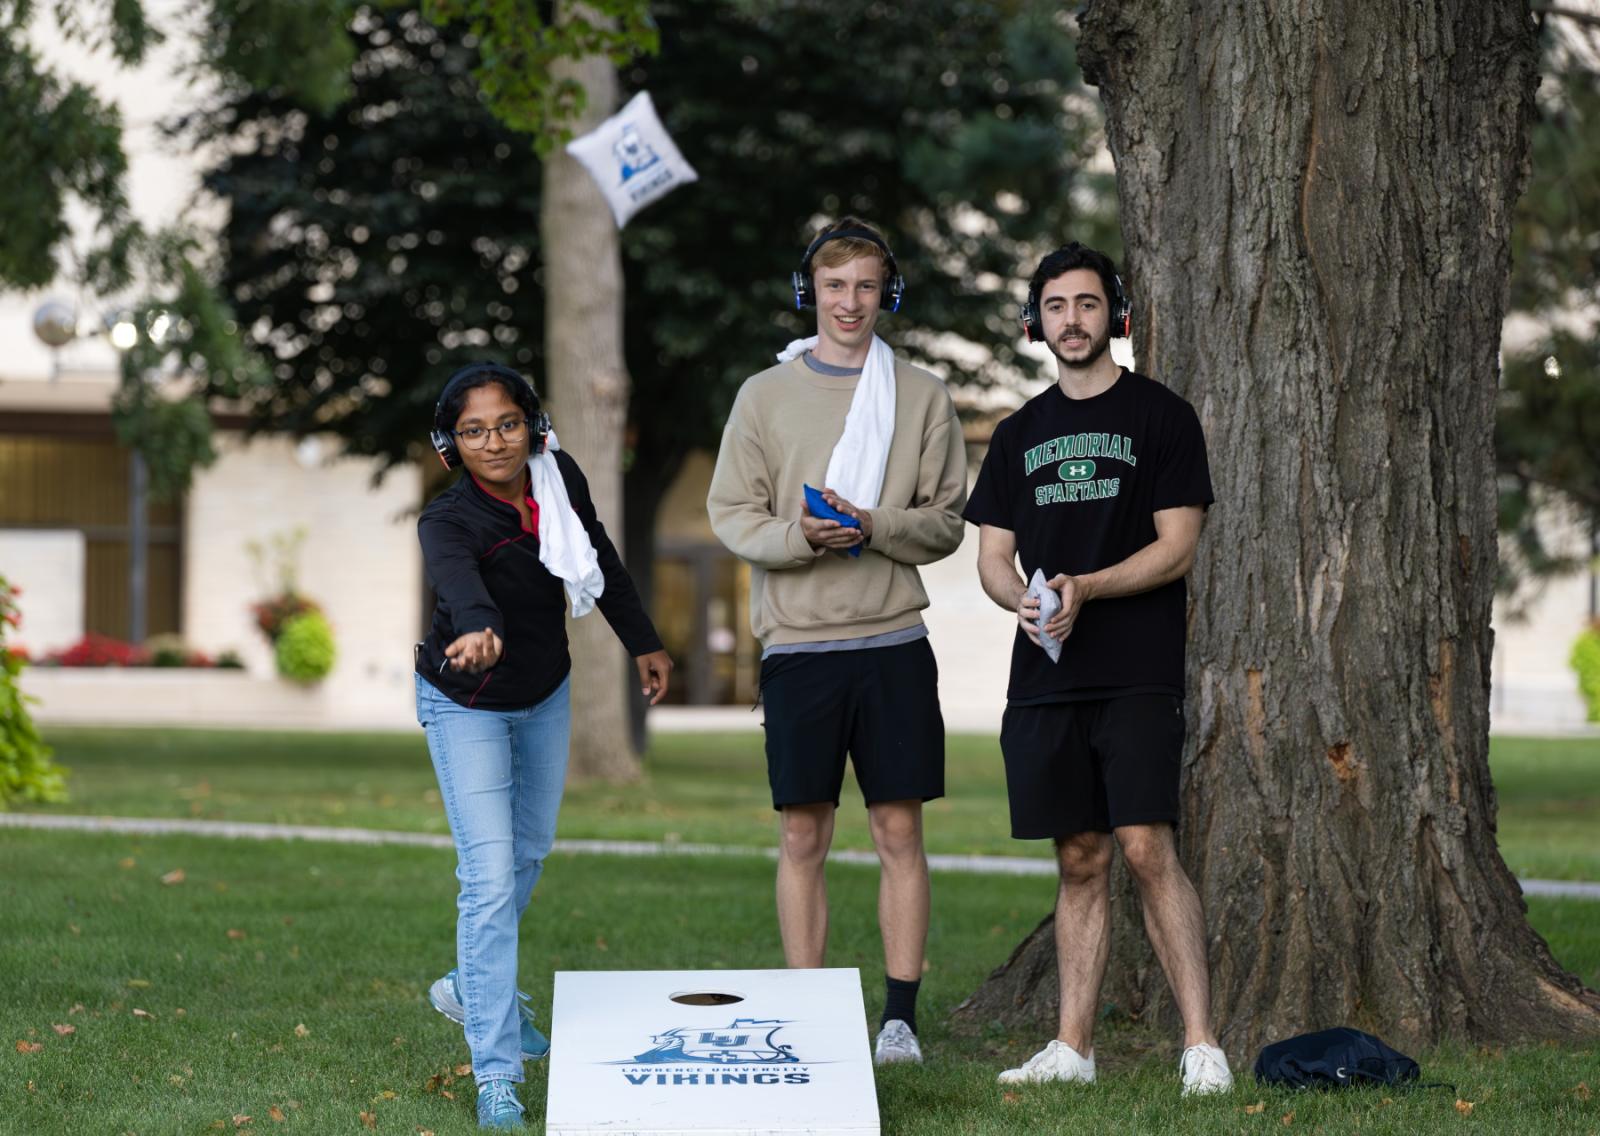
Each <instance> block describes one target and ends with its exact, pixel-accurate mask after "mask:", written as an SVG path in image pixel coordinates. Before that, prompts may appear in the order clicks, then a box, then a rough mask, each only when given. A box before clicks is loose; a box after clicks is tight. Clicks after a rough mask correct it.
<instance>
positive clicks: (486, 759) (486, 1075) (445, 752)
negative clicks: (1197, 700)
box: [416, 675, 572, 1085]
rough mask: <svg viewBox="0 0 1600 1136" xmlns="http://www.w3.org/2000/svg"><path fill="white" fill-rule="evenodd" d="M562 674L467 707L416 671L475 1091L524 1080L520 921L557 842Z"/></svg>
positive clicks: (564, 724)
mask: <svg viewBox="0 0 1600 1136" xmlns="http://www.w3.org/2000/svg"><path fill="white" fill-rule="evenodd" d="M569 682H570V679H566V680H563V681H562V683H561V685H560V686H559V687H557V688H556V690H555V692H554V693H552V694H551V695H550V696H549V697H548V698H546V699H545V700H544V701H543V702H540V703H538V704H537V705H535V706H529V707H527V708H526V709H523V710H469V709H467V708H466V707H465V706H461V705H458V704H457V703H455V702H452V701H450V699H448V698H446V697H445V696H444V695H443V694H440V693H439V691H438V690H437V689H435V688H434V686H433V684H432V683H430V682H428V681H427V680H426V679H424V678H423V677H422V676H420V675H418V676H416V684H417V721H418V722H420V723H421V724H422V728H423V729H424V730H425V731H427V735H428V752H429V753H430V754H431V755H432V756H433V769H434V773H435V774H436V775H437V776H438V778H439V793H440V796H442V797H443V798H444V811H445V815H446V817H448V818H449V821H450V834H451V836H452V837H454V839H455V845H456V878H457V879H458V880H460V881H461V893H460V895H459V896H458V897H457V899H456V907H457V911H458V914H457V917H456V969H457V981H458V982H459V983H460V988H461V1003H462V1006H463V1007H464V1008H465V1009H466V1018H467V1021H466V1033H467V1047H468V1048H469V1049H470V1050H471V1051H472V1072H473V1076H474V1078H475V1079H476V1080H477V1081H478V1083H479V1084H480V1085H482V1084H484V1083H486V1082H488V1081H492V1080H495V1079H507V1080H511V1081H520V1080H522V1045H521V1028H522V1027H521V1021H520V1019H519V1018H518V1016H517V924H518V922H519V921H520V920H521V918H522V913H523V911H524V910H526V908H527V906H528V900H529V899H530V898H532V896H533V888H534V885H535V884H537V883H538V882H539V875H540V873H541V872H542V871H543V870H544V859H545V857H546V856H547V855H549V853H550V846H551V845H552V844H553V843H555V838H556V813H557V812H558V811H559V810H560V808H561V791H562V788H563V787H564V785H565V783H566V777H567V739H568V737H569V735H570V734H571V728H572V708H571V703H570V700H569V693H570V692H569V689H568V685H569Z"/></svg>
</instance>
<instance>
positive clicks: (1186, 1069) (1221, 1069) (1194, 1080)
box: [1178, 1045, 1233, 1097]
mask: <svg viewBox="0 0 1600 1136" xmlns="http://www.w3.org/2000/svg"><path fill="white" fill-rule="evenodd" d="M1178 1069H1179V1070H1180V1071H1181V1072H1182V1073H1183V1095H1184V1096H1186V1097H1197V1096H1205V1095H1206V1094H1208V1093H1225V1092H1227V1091H1228V1090H1229V1089H1231V1088H1233V1073H1232V1072H1231V1071H1230V1070H1229V1069H1228V1055H1227V1054H1226V1053H1224V1052H1222V1050H1220V1049H1218V1048H1217V1047H1216V1046H1214V1045H1191V1046H1190V1047H1189V1048H1188V1049H1185V1050H1184V1051H1183V1057H1182V1058H1180V1059H1179V1061H1178Z"/></svg>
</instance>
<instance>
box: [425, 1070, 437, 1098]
mask: <svg viewBox="0 0 1600 1136" xmlns="http://www.w3.org/2000/svg"><path fill="white" fill-rule="evenodd" d="M422 1091H423V1092H425V1093H436V1092H438V1091H439V1074H437V1073H435V1074H434V1075H433V1076H431V1077H429V1078H428V1080H427V1083H426V1084H424V1085H423V1086H422Z"/></svg>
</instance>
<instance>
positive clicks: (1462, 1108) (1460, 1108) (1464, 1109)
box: [1456, 1100, 1472, 1116]
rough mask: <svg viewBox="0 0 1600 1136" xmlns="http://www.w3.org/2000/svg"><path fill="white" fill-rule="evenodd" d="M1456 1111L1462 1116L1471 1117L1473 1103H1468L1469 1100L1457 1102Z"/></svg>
mask: <svg viewBox="0 0 1600 1136" xmlns="http://www.w3.org/2000/svg"><path fill="white" fill-rule="evenodd" d="M1456 1111H1457V1112H1459V1113H1460V1114H1461V1115H1462V1116H1471V1115H1472V1102H1471V1101H1468V1100H1457V1101H1456Z"/></svg>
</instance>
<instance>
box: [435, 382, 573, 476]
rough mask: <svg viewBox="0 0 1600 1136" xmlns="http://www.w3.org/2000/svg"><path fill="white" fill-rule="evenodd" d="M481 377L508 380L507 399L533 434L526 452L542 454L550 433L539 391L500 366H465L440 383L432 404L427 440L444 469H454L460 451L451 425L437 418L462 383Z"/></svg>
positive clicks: (548, 418) (453, 425)
mask: <svg viewBox="0 0 1600 1136" xmlns="http://www.w3.org/2000/svg"><path fill="white" fill-rule="evenodd" d="M481 375H496V376H498V377H500V378H502V379H505V380H507V381H508V384H509V385H510V386H511V389H512V394H511V397H512V398H513V399H515V400H516V403H517V406H518V407H520V408H521V409H522V412H523V413H524V414H526V415H527V416H528V428H529V429H530V430H532V431H533V445H532V446H531V447H530V448H529V452H530V453H533V454H542V453H544V447H545V443H546V440H547V436H548V435H549V433H550V416H549V415H548V414H546V413H545V412H544V411H542V410H540V409H539V392H538V391H536V390H534V389H533V384H532V383H530V382H529V381H528V380H527V379H525V378H523V377H522V375H520V374H519V373H517V372H516V371H513V370H512V369H511V368H510V367H507V366H505V365H503V364H501V363H490V362H483V363H468V364H467V365H466V366H465V367H462V368H461V369H460V370H459V371H457V372H456V373H455V374H453V375H451V376H450V378H449V380H448V381H447V382H446V383H445V384H444V390H442V391H440V392H439V401H438V402H436V403H434V404H433V429H432V430H430V431H429V432H428V440H429V441H430V442H432V443H433V452H434V453H436V454H438V455H439V460H440V461H442V462H444V467H445V469H455V468H456V467H457V466H459V465H460V464H461V451H460V450H459V449H458V448H457V447H456V434H455V423H454V422H443V421H441V420H440V417H439V416H440V415H441V414H443V413H444V405H445V403H446V402H447V401H448V400H449V398H450V396H451V395H452V394H454V393H455V392H456V390H457V389H458V388H459V387H460V386H461V385H462V384H463V383H465V382H466V381H467V380H469V379H474V378H477V377H479V376H481Z"/></svg>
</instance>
